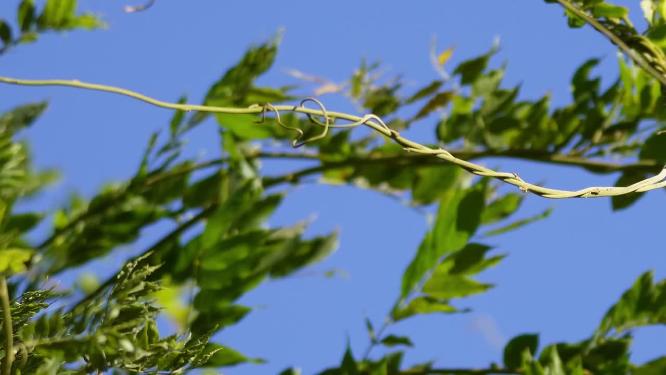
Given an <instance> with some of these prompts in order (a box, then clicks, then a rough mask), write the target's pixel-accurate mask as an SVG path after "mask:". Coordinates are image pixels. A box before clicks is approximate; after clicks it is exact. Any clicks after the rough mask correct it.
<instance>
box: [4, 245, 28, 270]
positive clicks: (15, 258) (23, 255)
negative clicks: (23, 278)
mask: <svg viewBox="0 0 666 375" xmlns="http://www.w3.org/2000/svg"><path fill="white" fill-rule="evenodd" d="M32 254H33V251H32V250H29V249H16V248H9V249H2V250H0V273H5V274H17V273H22V272H25V270H26V264H27V263H28V261H30V258H31V257H32Z"/></svg>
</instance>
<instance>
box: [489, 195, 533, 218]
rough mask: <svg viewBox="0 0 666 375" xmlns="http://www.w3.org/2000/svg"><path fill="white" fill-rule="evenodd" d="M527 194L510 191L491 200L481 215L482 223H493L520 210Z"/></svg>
mask: <svg viewBox="0 0 666 375" xmlns="http://www.w3.org/2000/svg"><path fill="white" fill-rule="evenodd" d="M524 198H525V196H524V195H523V194H517V193H508V194H505V195H502V196H501V197H499V198H497V199H495V200H493V201H492V202H490V203H489V204H488V205H487V206H486V207H485V208H484V209H483V215H482V216H481V223H482V224H492V223H495V222H498V221H500V220H503V219H506V218H507V217H509V216H510V215H512V214H513V213H514V212H516V211H517V210H518V208H519V207H520V205H521V203H522V202H523V199H524Z"/></svg>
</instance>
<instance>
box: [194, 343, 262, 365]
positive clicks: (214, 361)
mask: <svg viewBox="0 0 666 375" xmlns="http://www.w3.org/2000/svg"><path fill="white" fill-rule="evenodd" d="M206 346H207V350H208V351H210V350H212V349H215V350H216V351H215V354H213V356H211V357H210V359H209V360H208V361H207V362H206V363H205V364H204V365H202V366H201V367H229V366H235V365H238V364H241V363H247V362H250V363H263V362H264V361H263V360H261V359H257V358H248V357H246V356H245V355H243V354H241V353H240V352H237V351H236V350H234V349H232V348H230V347H228V346H225V345H218V344H213V343H209V344H208V345H206Z"/></svg>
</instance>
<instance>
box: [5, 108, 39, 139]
mask: <svg viewBox="0 0 666 375" xmlns="http://www.w3.org/2000/svg"><path fill="white" fill-rule="evenodd" d="M46 107H47V103H46V102H37V103H31V104H24V105H21V106H18V107H14V108H12V109H11V110H9V111H7V112H5V113H3V114H2V116H0V133H3V132H9V133H10V134H14V133H16V132H18V131H19V130H21V129H24V128H26V127H28V126H30V125H31V124H32V123H33V122H35V120H36V119H37V118H38V117H39V116H41V114H42V113H43V112H44V110H46Z"/></svg>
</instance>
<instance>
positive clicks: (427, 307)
mask: <svg viewBox="0 0 666 375" xmlns="http://www.w3.org/2000/svg"><path fill="white" fill-rule="evenodd" d="M455 312H458V309H456V308H455V307H453V306H451V305H449V304H448V303H447V302H443V301H439V300H437V299H435V298H432V297H428V296H422V297H416V298H414V299H412V300H411V301H409V303H408V304H407V306H404V307H398V308H396V309H394V310H393V311H392V312H391V318H392V319H393V320H395V321H399V320H403V319H406V318H409V317H411V316H414V315H421V314H433V313H444V314H450V313H455Z"/></svg>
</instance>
